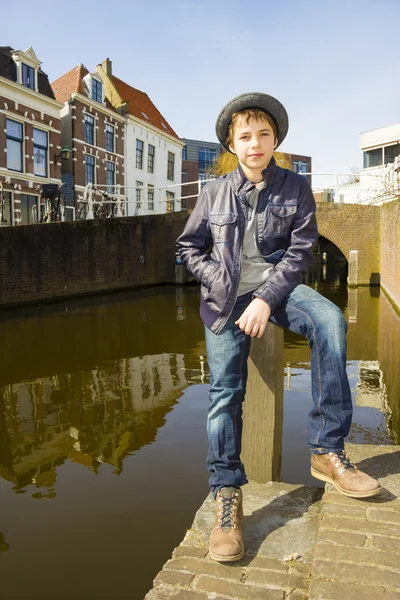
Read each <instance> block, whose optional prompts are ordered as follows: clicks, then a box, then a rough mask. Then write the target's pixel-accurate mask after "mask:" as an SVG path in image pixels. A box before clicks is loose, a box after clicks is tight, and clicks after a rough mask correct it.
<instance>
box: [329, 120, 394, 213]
mask: <svg viewBox="0 0 400 600" xmlns="http://www.w3.org/2000/svg"><path fill="white" fill-rule="evenodd" d="M360 147H361V150H362V152H363V168H362V169H361V171H360V176H359V181H358V182H356V183H349V184H344V185H341V186H339V188H338V190H337V194H336V197H335V202H344V203H360V204H378V205H379V204H383V203H384V202H388V201H390V200H393V199H394V198H396V197H398V196H399V193H400V123H399V124H397V125H390V126H389V127H383V128H381V129H374V130H372V131H366V132H365V133H361V134H360Z"/></svg>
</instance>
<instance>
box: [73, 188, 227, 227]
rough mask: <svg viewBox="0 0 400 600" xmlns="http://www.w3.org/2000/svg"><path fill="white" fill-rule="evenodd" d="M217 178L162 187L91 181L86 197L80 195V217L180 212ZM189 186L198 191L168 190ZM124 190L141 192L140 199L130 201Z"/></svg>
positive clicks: (86, 190) (135, 192)
mask: <svg viewBox="0 0 400 600" xmlns="http://www.w3.org/2000/svg"><path fill="white" fill-rule="evenodd" d="M214 179H215V178H211V179H198V180H196V181H188V182H185V183H174V184H171V185H168V186H163V187H155V186H151V185H148V184H144V185H140V186H139V185H137V186H131V187H125V188H124V187H123V186H118V185H116V186H109V185H105V184H104V185H97V184H96V185H94V184H92V183H89V184H88V185H87V186H86V187H85V190H84V192H83V196H79V197H78V203H79V206H78V219H94V218H98V217H105V218H108V217H120V216H128V215H129V216H136V215H144V214H147V215H148V214H160V213H161V214H164V213H169V212H179V211H181V210H185V209H186V208H187V207H186V201H187V200H190V199H191V198H197V196H198V194H199V193H200V190H201V188H202V186H203V185H204V184H205V183H208V182H209V181H213V180H214ZM189 185H196V186H197V193H196V194H190V195H187V196H184V195H180V196H178V197H175V196H172V197H170V198H169V197H168V195H167V194H168V191H170V190H171V194H173V192H172V190H174V189H175V190H176V189H177V188H182V187H185V186H189ZM110 188H114V189H115V193H110V191H109V190H110ZM122 190H124V192H125V195H126V194H128V193H129V190H132V192H133V193H134V194H135V196H137V192H138V191H140V199H138V198H137V197H136V199H135V200H129V199H127V198H126V197H125V195H123V194H122V193H121V191H122ZM149 191H150V192H152V195H151V197H150V198H151V199H149Z"/></svg>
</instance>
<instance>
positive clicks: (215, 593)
mask: <svg viewBox="0 0 400 600" xmlns="http://www.w3.org/2000/svg"><path fill="white" fill-rule="evenodd" d="M346 450H347V451H348V452H349V454H350V455H351V456H352V457H353V458H354V461H355V462H356V463H357V464H359V466H360V468H363V469H365V470H367V471H368V472H369V473H370V474H371V475H373V476H374V477H378V478H379V480H380V482H381V485H382V486H383V488H384V491H383V492H382V493H381V495H380V496H377V497H375V498H371V499H369V500H364V501H363V500H354V499H351V498H346V497H345V496H342V495H341V494H339V493H338V492H337V491H336V490H335V489H334V488H333V486H330V485H328V486H326V490H325V491H324V492H322V490H321V489H318V488H313V487H306V486H300V485H288V484H284V483H277V482H269V483H265V484H257V483H254V482H250V483H249V484H248V485H246V486H244V487H243V497H244V519H243V529H244V542H245V548H246V554H245V556H244V557H243V559H242V560H241V561H239V562H236V563H232V564H220V563H217V562H215V561H212V560H211V559H210V558H209V557H208V552H207V545H208V538H209V535H210V532H211V528H212V524H213V512H214V506H213V504H214V502H213V500H212V498H211V497H210V496H209V497H208V498H207V499H206V500H205V502H204V503H203V505H202V506H201V508H200V510H199V511H198V512H197V514H196V517H195V519H194V522H193V525H192V527H191V528H190V530H189V531H188V532H187V533H186V535H185V537H184V539H183V541H182V543H181V544H180V546H178V547H177V548H176V549H175V550H174V552H173V554H172V558H171V559H170V560H169V561H168V562H167V563H166V564H165V565H164V567H163V569H162V571H160V573H159V574H158V575H157V577H156V578H155V580H154V587H153V589H152V590H151V591H150V592H149V593H148V594H147V595H146V600H166V599H167V598H171V599H172V598H173V599H176V600H206V599H207V600H208V599H211V598H212V599H213V600H219V599H221V600H222V599H224V600H228V599H229V600H231V599H232V600H249V599H254V600H263V599H265V600H304V599H308V600H321V599H323V600H342V599H344V598H345V599H346V600H376V598H385V599H386V600H399V599H400V446H365V445H354V444H348V445H347V446H346Z"/></svg>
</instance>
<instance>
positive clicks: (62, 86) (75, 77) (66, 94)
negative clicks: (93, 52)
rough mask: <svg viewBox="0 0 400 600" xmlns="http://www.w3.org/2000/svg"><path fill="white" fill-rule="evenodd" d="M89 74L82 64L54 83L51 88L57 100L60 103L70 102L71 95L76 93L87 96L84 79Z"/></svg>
mask: <svg viewBox="0 0 400 600" xmlns="http://www.w3.org/2000/svg"><path fill="white" fill-rule="evenodd" d="M88 73H89V71H88V70H87V68H86V67H84V66H83V65H82V64H80V65H77V66H76V67H74V68H73V69H71V70H70V71H68V73H65V75H62V76H61V77H59V78H58V79H56V80H55V81H53V83H52V84H51V87H52V88H53V92H54V95H55V97H56V99H57V100H59V101H60V102H68V100H69V99H70V96H71V94H72V93H74V92H79V93H80V94H83V95H84V96H85V95H87V92H86V90H85V86H84V83H83V78H84V77H86V75H87V74H88Z"/></svg>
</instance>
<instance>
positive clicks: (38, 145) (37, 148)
mask: <svg viewBox="0 0 400 600" xmlns="http://www.w3.org/2000/svg"><path fill="white" fill-rule="evenodd" d="M47 148H48V146H47V133H46V131H42V130H41V129H35V128H34V129H33V172H34V174H35V175H38V176H39V177H47Z"/></svg>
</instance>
